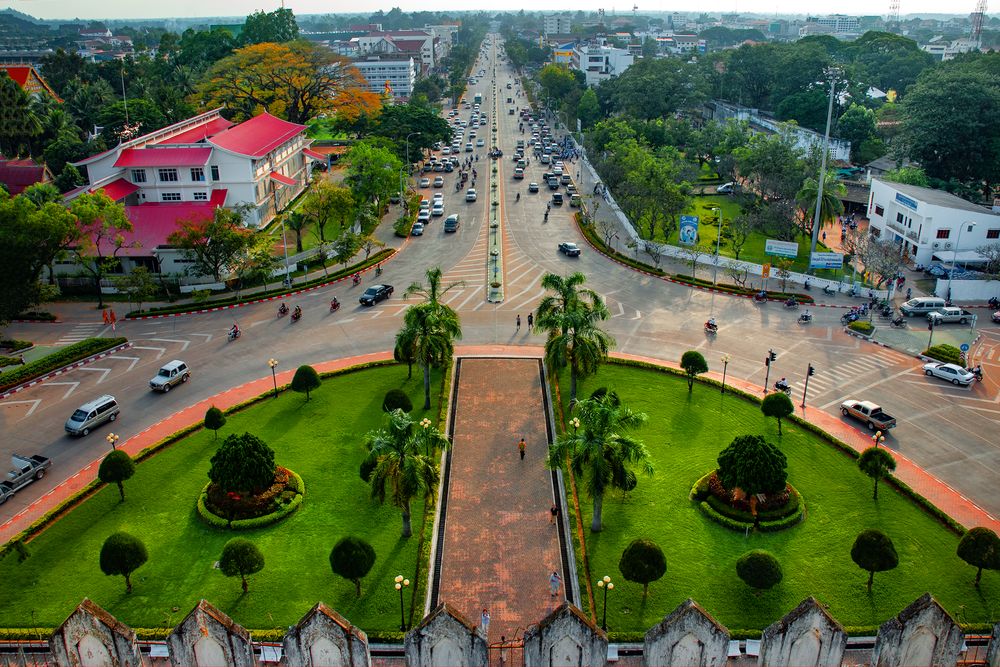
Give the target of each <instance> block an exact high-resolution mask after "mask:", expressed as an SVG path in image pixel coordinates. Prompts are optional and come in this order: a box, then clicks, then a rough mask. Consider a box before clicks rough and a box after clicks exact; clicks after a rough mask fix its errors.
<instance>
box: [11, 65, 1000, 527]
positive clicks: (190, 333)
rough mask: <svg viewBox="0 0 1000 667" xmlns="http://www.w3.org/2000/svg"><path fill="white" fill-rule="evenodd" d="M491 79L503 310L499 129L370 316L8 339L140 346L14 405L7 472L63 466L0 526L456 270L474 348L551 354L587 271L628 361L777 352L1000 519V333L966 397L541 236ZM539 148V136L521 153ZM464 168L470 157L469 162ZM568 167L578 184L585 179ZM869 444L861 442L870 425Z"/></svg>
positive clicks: (747, 362) (192, 321) (836, 328)
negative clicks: (874, 410) (162, 374)
mask: <svg viewBox="0 0 1000 667" xmlns="http://www.w3.org/2000/svg"><path fill="white" fill-rule="evenodd" d="M480 67H482V68H484V69H486V70H487V76H485V77H482V78H480V79H479V82H478V83H477V84H476V85H475V86H472V87H471V88H470V90H469V92H468V93H467V98H468V99H469V100H470V101H471V100H472V97H473V95H474V94H475V92H482V93H483V98H484V99H483V109H484V110H486V112H487V113H488V115H489V116H490V121H491V122H492V121H493V120H494V118H495V119H496V121H497V130H498V131H497V141H498V145H499V146H500V148H501V149H502V150H503V151H504V157H503V159H501V160H500V162H499V164H500V169H499V190H498V192H499V196H500V207H501V209H500V212H501V217H502V219H503V231H504V234H505V237H504V239H505V240H504V262H503V266H504V271H505V274H506V276H505V300H504V302H503V303H501V304H493V303H488V302H487V301H486V289H487V285H486V258H487V255H486V233H487V231H488V228H487V226H486V225H484V222H483V221H484V218H485V213H486V210H487V209H486V206H487V205H488V203H489V197H488V193H489V189H488V181H487V178H486V175H487V172H488V169H489V160H488V158H487V157H486V150H487V149H488V146H489V140H488V139H489V137H490V136H491V133H490V132H489V130H490V129H491V125H490V124H487V125H486V126H483V127H481V128H479V129H478V133H479V136H480V137H484V138H487V148H479V149H477V151H478V153H479V155H480V157H479V161H478V162H477V163H476V165H475V166H476V168H477V171H478V172H479V179H478V180H477V184H476V187H477V189H478V190H479V193H480V196H479V198H478V201H476V202H473V203H467V202H465V199H464V192H465V190H464V188H463V189H461V190H459V191H456V189H455V185H454V184H455V179H456V178H457V177H458V176H457V173H458V172H457V171H456V172H454V173H452V174H444V179H445V185H444V188H442V192H443V193H444V197H445V202H446V212H445V214H446V215H448V214H450V213H455V212H457V213H460V215H461V220H462V225H461V228H460V229H459V231H458V232H457V233H454V234H445V233H444V232H443V231H442V226H443V220H444V218H443V217H442V218H433V219H432V222H431V223H430V224H428V225H427V229H426V232H425V234H424V236H422V237H415V238H411V239H408V240H407V241H406V242H405V243H404V244H403V246H402V249H401V252H400V253H399V254H398V256H397V257H396V258H395V259H393V260H392V261H390V262H388V263H386V264H385V268H384V272H383V275H382V277H381V278H380V279H379V280H380V281H381V282H385V283H389V284H392V285H394V286H395V289H396V292H395V294H394V295H393V297H392V298H391V299H389V300H387V301H384V302H382V303H380V304H379V305H377V306H375V307H373V308H365V307H362V306H360V305H359V304H358V303H357V297H358V296H359V295H360V293H361V291H362V290H363V289H364V288H365V287H367V286H368V285H370V284H373V281H374V280H375V279H374V277H373V276H371V274H366V277H365V280H364V282H363V284H362V285H361V286H359V287H351V286H350V283H349V282H341V283H339V284H337V285H333V286H330V287H327V288H323V289H320V290H316V291H313V292H309V293H308V294H303V295H301V296H296V297H294V298H292V299H289V300H288V302H289V304H290V305H291V306H294V305H301V306H302V308H303V311H304V316H303V318H302V319H301V320H300V321H299V322H297V323H291V322H290V320H289V318H288V317H283V318H279V317H277V316H276V310H277V304H274V303H266V304H260V305H255V306H248V307H244V308H240V309H237V310H233V311H223V312H220V313H209V314H201V315H189V316H182V317H173V318H165V319H158V320H145V321H136V322H122V323H120V324H119V326H118V332H117V334H112V333H111V332H110V331H109V330H108V328H107V327H104V326H103V324H101V323H100V321H99V317H98V314H97V313H96V312H95V311H89V310H84V309H82V308H81V307H79V306H66V307H60V306H59V305H54V306H53V308H52V310H54V311H55V312H57V313H60V315H61V316H62V317H63V318H64V319H65V320H66V322H65V323H63V324H34V325H29V324H21V325H13V326H11V327H9V328H8V330H7V335H8V336H10V337H13V338H25V339H29V340H35V341H37V342H39V343H61V344H66V343H69V342H72V341H73V340H78V339H80V338H82V337H85V336H88V335H123V336H127V337H128V339H129V340H130V341H131V342H132V343H133V347H132V348H130V349H128V350H125V351H123V352H121V353H119V354H116V355H113V356H110V357H107V358H105V359H102V360H100V361H97V362H95V363H92V364H90V365H88V366H86V367H83V368H80V369H78V370H74V371H72V372H69V373H66V374H64V375H62V376H60V377H58V378H56V379H55V380H54V381H49V382H46V383H43V384H41V385H38V386H36V387H33V388H31V389H29V390H26V391H23V392H20V393H18V394H16V395H14V396H12V397H10V398H8V399H6V400H3V401H0V427H2V430H3V433H4V435H5V437H4V438H3V439H2V441H0V457H2V459H4V460H6V459H7V457H8V456H9V455H10V454H11V453H13V452H19V453H24V454H43V455H45V456H48V457H50V458H52V459H53V461H54V465H53V467H52V469H51V470H50V474H49V475H47V476H46V477H45V479H43V480H41V481H40V482H36V483H35V484H32V485H31V486H29V487H28V488H26V489H25V490H23V491H21V492H20V493H19V494H18V495H17V496H16V497H15V498H14V499H13V500H11V501H9V502H8V503H6V504H4V505H3V506H0V520H4V519H6V518H9V517H10V516H12V515H13V514H15V513H17V512H18V511H19V510H20V509H22V508H23V507H24V506H26V505H27V504H28V503H30V502H31V501H33V500H34V499H36V498H38V497H39V496H40V495H41V494H43V493H45V492H46V491H47V490H48V489H50V488H52V487H53V486H55V485H56V484H57V483H59V482H60V481H62V480H64V479H66V478H68V477H70V476H72V475H73V474H74V473H75V472H76V471H78V470H79V469H80V468H82V467H83V466H84V465H85V464H87V463H89V462H91V461H93V460H95V459H97V458H99V457H101V456H103V455H104V454H105V453H106V452H107V450H108V444H107V442H106V441H105V436H106V435H107V433H109V432H111V431H114V432H115V433H117V434H119V435H120V436H121V438H122V439H123V440H125V439H127V438H128V437H129V436H130V435H133V434H136V433H138V432H140V431H142V430H143V429H144V428H146V427H147V426H149V425H151V424H153V423H156V422H158V421H159V420H161V419H163V418H165V417H167V416H169V415H171V414H172V413H173V412H175V411H177V410H179V409H181V408H183V407H186V406H188V405H191V404H193V403H195V402H197V401H199V400H202V399H205V398H208V397H210V396H212V395H214V394H216V393H218V392H219V391H222V390H224V389H226V388H229V387H232V386H236V385H239V384H242V383H244V382H246V381H248V380H251V379H256V378H260V377H264V376H266V375H268V374H269V373H270V371H269V369H268V366H267V361H268V359H269V358H272V357H273V358H275V359H277V360H278V361H279V369H290V368H295V367H297V366H298V365H301V364H307V363H315V362H319V361H323V360H329V359H335V358H339V357H345V356H352V355H357V354H363V353H368V352H375V351H380V350H385V349H390V348H391V347H392V344H393V338H394V335H395V333H396V331H397V329H398V328H399V325H400V320H401V315H402V313H403V311H404V310H405V309H406V308H407V307H408V305H409V304H408V302H407V301H404V300H403V299H402V293H403V291H404V289H405V288H406V286H407V285H409V284H410V283H411V282H414V281H420V280H422V278H423V273H424V271H425V270H426V269H427V268H428V267H431V266H440V267H441V268H442V269H443V270H444V272H445V279H444V280H445V284H448V283H451V282H458V281H462V282H463V285H462V286H461V287H456V288H454V289H452V290H450V291H449V292H448V293H447V295H446V297H445V300H446V301H447V302H448V303H449V304H450V305H452V306H453V307H454V308H456V309H457V310H458V312H459V314H460V316H461V318H462V328H463V334H464V336H463V341H462V342H464V343H471V344H491V343H499V344H505V345H519V344H532V345H540V344H542V343H543V342H544V338H543V336H541V335H538V334H533V333H531V332H529V331H527V329H526V321H525V320H526V317H527V314H528V312H530V311H531V310H532V309H533V308H534V307H535V305H536V304H537V303H538V301H539V300H540V299H541V298H542V296H543V294H544V291H543V290H542V289H541V287H540V284H539V281H540V278H541V276H542V275H543V274H544V273H546V272H557V273H562V274H566V273H569V272H571V271H581V272H583V273H584V274H586V275H587V279H588V286H589V287H591V288H593V289H595V290H597V291H598V292H599V293H601V294H602V295H603V296H604V297H605V298H606V299H607V302H608V306H609V309H610V311H611V315H612V316H611V318H610V319H609V320H608V321H607V323H606V328H607V330H608V331H609V332H610V333H611V334H613V335H614V337H615V339H616V340H617V350H620V351H623V352H628V353H633V354H640V355H646V356H650V357H655V358H659V359H664V360H670V361H676V360H678V359H679V358H680V356H681V354H682V353H683V352H684V351H685V350H689V349H697V350H700V351H701V352H703V353H704V354H705V356H706V359H707V360H708V362H709V366H710V367H712V368H713V369H716V370H721V368H722V361H721V359H722V356H723V355H724V354H725V355H729V358H730V361H729V363H728V367H727V372H728V374H729V375H730V376H731V377H737V378H741V379H745V380H748V381H751V382H757V383H763V381H764V376H765V367H764V364H763V361H764V358H765V356H766V355H767V352H768V350H769V349H773V350H774V351H775V352H776V353H777V355H778V357H777V360H776V362H775V363H774V364H773V366H772V370H771V377H770V381H771V382H772V383H773V382H774V381H775V380H776V379H778V377H781V376H787V378H788V379H789V381H790V382H791V383H792V385H793V399H794V401H795V403H796V404H798V403H799V402H801V400H802V390H803V380H804V377H805V371H806V367H807V364H812V365H813V366H814V367H815V368H816V375H814V376H813V377H812V378H810V381H809V392H808V396H807V398H806V400H807V401H808V402H809V404H810V405H812V406H821V407H822V408H823V409H824V410H826V411H829V412H831V413H834V414H839V410H838V407H839V404H840V402H841V401H843V400H845V399H847V398H861V399H867V400H873V401H876V402H878V403H880V404H881V405H882V406H883V408H884V409H885V410H886V411H887V412H889V413H890V414H892V415H894V416H896V417H897V419H898V420H899V426H898V427H897V428H896V429H895V430H894V431H892V432H891V433H890V435H889V437H888V439H887V441H886V445H887V446H889V447H890V448H892V449H894V450H897V451H900V452H902V453H904V454H906V455H907V456H908V457H910V458H911V459H912V460H914V461H915V462H917V463H918V464H920V465H922V466H923V467H925V468H926V469H927V470H928V471H929V472H931V473H932V474H934V475H936V476H938V477H939V478H940V479H942V480H943V481H945V482H947V483H948V484H950V485H951V486H953V487H954V488H956V489H957V490H959V491H960V492H962V493H963V494H964V495H966V496H967V497H969V498H971V499H973V500H974V501H976V502H977V503H978V504H979V505H980V506H982V507H984V508H985V509H987V510H988V511H990V512H991V513H993V514H994V515H1000V494H998V493H997V492H996V489H997V488H998V480H1000V437H998V435H997V434H998V433H1000V429H998V426H1000V405H998V403H1000V386H998V384H997V382H996V381H995V378H997V377H1000V329H998V328H996V327H995V326H992V325H991V326H989V327H986V328H984V329H983V330H982V334H983V337H982V342H981V346H980V348H979V349H978V350H977V354H978V357H979V358H980V359H982V361H983V364H984V370H985V371H986V376H987V377H986V380H985V381H984V382H982V383H977V384H976V385H975V386H973V387H972V388H970V389H962V388H954V387H951V386H950V385H945V384H943V383H941V382H940V381H938V380H934V379H930V378H925V377H924V376H923V374H922V371H921V369H920V366H921V363H920V362H919V361H918V360H916V359H914V358H912V357H909V356H907V355H905V354H902V353H899V352H895V351H893V350H888V349H885V348H881V347H877V346H874V345H872V344H870V343H867V342H864V341H861V340H859V339H857V338H853V337H850V336H848V335H846V334H844V333H843V331H842V327H841V326H840V322H839V317H840V315H841V314H842V312H843V311H841V310H839V309H835V308H819V307H817V308H813V309H812V312H813V313H814V316H815V317H814V320H813V322H812V323H809V324H800V323H798V322H797V317H798V311H791V310H786V309H785V308H783V307H782V305H781V304H780V303H768V304H764V305H755V304H753V302H752V301H750V300H748V299H744V298H736V297H730V296H725V295H721V294H714V293H710V292H705V291H699V290H693V289H690V288H687V287H684V286H681V285H675V284H673V283H669V282H666V281H663V280H660V279H658V278H653V277H650V276H645V275H643V274H640V273H637V272H634V271H632V270H629V269H627V268H625V267H622V266H620V265H618V264H616V263H614V262H611V261H610V260H608V259H606V258H604V257H603V256H601V255H600V254H598V253H597V252H595V251H593V250H592V249H591V248H590V247H589V246H588V245H587V244H586V241H585V240H584V239H583V237H582V235H581V234H580V233H579V232H578V230H577V229H576V226H575V223H574V222H573V219H572V214H573V212H574V211H575V210H576V209H572V208H569V206H568V205H564V206H562V207H555V206H553V207H552V211H551V213H550V215H549V218H548V221H547V222H544V221H543V216H544V212H545V206H546V202H547V201H548V200H549V196H550V193H549V191H548V190H547V189H546V188H545V186H544V184H543V183H542V179H541V174H542V173H543V172H544V171H545V170H547V168H548V167H547V166H545V165H541V164H540V163H538V162H537V161H536V160H535V159H534V158H533V156H531V155H530V153H529V158H530V159H531V162H530V165H529V167H528V169H527V171H526V175H525V179H524V180H523V181H519V180H514V179H513V178H512V174H513V167H514V164H513V162H512V160H511V159H510V156H511V155H512V154H513V152H514V145H515V141H516V140H517V139H518V138H521V137H522V135H521V134H520V133H519V131H518V125H517V121H518V118H519V116H518V115H509V114H508V113H507V109H508V108H509V107H510V106H512V105H510V104H507V103H506V98H507V97H508V96H511V97H513V98H514V105H515V106H516V107H517V108H520V107H521V106H524V105H525V104H526V99H525V97H524V96H523V94H522V95H521V96H520V97H518V96H517V92H518V87H517V85H516V83H515V85H514V87H513V89H512V90H511V91H508V90H507V89H506V87H505V86H506V82H507V81H514V77H513V74H512V73H511V72H510V71H509V70H507V69H506V68H505V67H504V68H501V69H498V72H499V73H498V75H497V93H498V95H499V96H500V100H499V104H498V105H496V108H495V109H494V105H493V100H492V80H491V77H490V73H491V71H492V68H491V66H490V65H489V64H486V63H484V64H482V65H480V66H477V67H475V68H474V71H478V70H479V69H480ZM460 113H461V117H462V118H466V119H467V118H468V117H469V114H470V113H471V112H470V111H468V110H465V109H461V110H460ZM529 136H530V132H529V133H528V134H527V135H524V138H526V139H527V138H528V137H529ZM463 146H464V142H463ZM474 154H475V153H473V155H474ZM465 155H469V154H466V153H464V152H463V153H462V156H465ZM567 167H568V170H569V171H570V172H571V173H573V174H574V175H575V172H576V169H575V167H574V166H573V165H567ZM531 181H535V182H538V183H539V185H540V186H541V189H540V191H539V192H538V193H537V194H530V193H528V183H529V182H531ZM519 192H520V193H521V197H520V201H517V193H519ZM430 193H431V191H430V190H427V191H426V192H425V196H426V197H427V198H430V196H431V195H430ZM390 217H392V216H390ZM562 240H568V241H575V242H576V243H578V244H579V245H580V246H581V247H582V248H583V254H582V256H580V257H579V258H568V257H565V256H563V255H561V254H559V253H558V252H557V250H556V246H557V244H558V243H559V242H560V241H562ZM335 295H336V296H337V297H338V298H339V299H340V300H341V303H342V304H343V306H342V308H341V309H340V311H339V312H337V313H330V312H329V309H328V304H329V301H330V299H331V298H332V297H333V296H335ZM819 296H823V295H822V294H820V295H819ZM518 314H520V316H521V318H522V322H523V323H524V325H523V326H522V327H521V329H520V330H516V327H515V318H516V316H517V315H518ZM979 315H980V318H979V322H981V323H987V322H989V316H988V313H985V312H980V313H979ZM710 316H713V317H715V318H716V319H717V321H718V323H719V325H720V329H719V333H718V335H717V336H712V337H708V336H706V335H705V334H704V332H703V329H702V323H703V322H704V321H705V320H706V319H707V318H708V317H710ZM234 319H235V320H236V321H238V322H239V324H240V326H241V328H242V329H243V331H244V335H243V336H242V337H241V338H240V339H238V340H236V341H233V342H228V341H227V339H226V331H227V329H228V328H229V326H230V325H231V324H232V322H233V321H234ZM91 320H93V323H92V322H91ZM170 359H183V360H185V361H186V362H187V363H188V365H189V366H190V367H191V369H192V379H191V381H190V382H188V383H187V384H185V385H182V386H179V387H177V388H176V389H174V390H173V391H170V392H169V393H167V394H158V393H153V392H151V391H150V390H149V387H148V384H147V383H148V380H149V378H150V377H152V376H153V375H155V373H156V370H157V369H158V368H159V366H160V365H161V364H162V363H164V362H165V361H168V360H170ZM104 393H111V394H114V395H115V396H116V397H117V398H118V400H119V402H120V404H121V407H122V413H121V418H120V419H119V421H117V422H116V423H115V424H113V425H111V426H104V427H100V428H98V429H97V430H96V431H95V432H94V433H92V434H91V435H90V436H88V437H86V438H71V437H69V436H67V435H65V433H64V431H63V423H64V421H65V419H66V418H67V417H68V416H69V414H70V413H71V412H72V411H73V409H75V408H76V407H77V406H78V405H80V404H81V403H83V402H85V401H87V400H90V399H92V398H94V397H96V396H99V395H101V394H104ZM858 428H862V429H863V428H864V427H863V425H860V424H858Z"/></svg>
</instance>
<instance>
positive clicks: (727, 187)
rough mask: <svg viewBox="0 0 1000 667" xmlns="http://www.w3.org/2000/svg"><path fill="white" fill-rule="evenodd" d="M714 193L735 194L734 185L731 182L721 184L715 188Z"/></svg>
mask: <svg viewBox="0 0 1000 667" xmlns="http://www.w3.org/2000/svg"><path fill="white" fill-rule="evenodd" d="M715 191H716V192H718V193H719V194H722V195H731V194H732V193H734V192H736V184H735V183H732V182H730V183H723V184H722V185H720V186H719V187H717V188H715Z"/></svg>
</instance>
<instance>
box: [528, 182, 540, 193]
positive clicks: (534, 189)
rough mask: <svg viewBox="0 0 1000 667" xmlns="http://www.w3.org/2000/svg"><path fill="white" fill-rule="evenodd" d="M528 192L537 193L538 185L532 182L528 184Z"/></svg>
mask: <svg viewBox="0 0 1000 667" xmlns="http://www.w3.org/2000/svg"><path fill="white" fill-rule="evenodd" d="M528 192H538V183H535V182H534V181H532V182H531V183H528Z"/></svg>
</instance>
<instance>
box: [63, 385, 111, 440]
mask: <svg viewBox="0 0 1000 667" xmlns="http://www.w3.org/2000/svg"><path fill="white" fill-rule="evenodd" d="M119 412H121V408H120V407H118V401H117V400H116V399H115V397H114V396H112V395H111V394H105V395H104V396H101V397H100V398H95V399H94V400H92V401H88V402H86V403H84V404H83V405H81V406H80V407H78V408H77V409H76V410H75V411H74V412H73V414H72V415H70V417H69V419H67V420H66V425H65V429H66V432H67V433H69V434H70V435H89V434H90V432H91V431H92V430H94V429H95V428H97V427H98V426H100V425H101V424H104V423H105V422H113V421H114V420H116V419H118V413H119Z"/></svg>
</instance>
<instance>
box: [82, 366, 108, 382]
mask: <svg viewBox="0 0 1000 667" xmlns="http://www.w3.org/2000/svg"><path fill="white" fill-rule="evenodd" d="M76 370H78V371H87V372H89V373H100V374H101V377H100V379H99V380H98V381H97V384H101V383H102V382H104V378H106V377H108V373H110V372H111V369H110V368H85V367H81V368H77V369H76Z"/></svg>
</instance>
